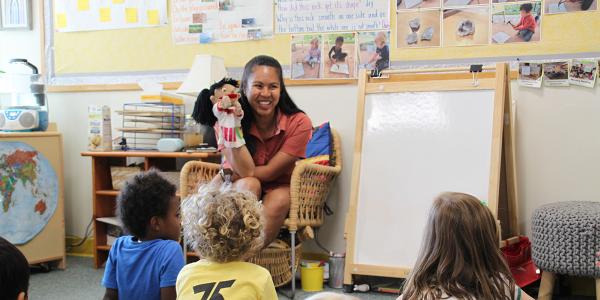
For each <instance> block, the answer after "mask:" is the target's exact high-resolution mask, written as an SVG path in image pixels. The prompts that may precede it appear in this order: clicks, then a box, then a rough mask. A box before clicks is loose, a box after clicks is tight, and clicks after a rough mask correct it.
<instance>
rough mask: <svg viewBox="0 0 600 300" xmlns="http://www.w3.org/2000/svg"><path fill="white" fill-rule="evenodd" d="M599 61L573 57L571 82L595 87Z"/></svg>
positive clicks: (570, 73) (570, 72)
mask: <svg viewBox="0 0 600 300" xmlns="http://www.w3.org/2000/svg"><path fill="white" fill-rule="evenodd" d="M597 68H598V63H597V62H596V61H594V60H584V59H575V58H574V59H573V62H572V63H571V69H570V70H569V83H572V84H575V85H581V86H585V87H590V88H593V87H594V83H595V82H596V71H597Z"/></svg>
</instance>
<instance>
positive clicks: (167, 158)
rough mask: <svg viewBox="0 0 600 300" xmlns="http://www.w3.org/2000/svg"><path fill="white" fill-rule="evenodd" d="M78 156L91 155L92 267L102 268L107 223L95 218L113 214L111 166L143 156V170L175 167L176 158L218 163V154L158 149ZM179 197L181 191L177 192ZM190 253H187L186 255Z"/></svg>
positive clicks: (114, 197) (105, 251)
mask: <svg viewBox="0 0 600 300" xmlns="http://www.w3.org/2000/svg"><path fill="white" fill-rule="evenodd" d="M81 156H91V157H92V181H93V184H92V189H93V201H94V204H93V206H94V268H95V269H98V268H101V267H102V264H103V263H104V262H105V261H106V260H107V259H108V252H109V251H110V247H111V246H110V245H107V244H106V243H107V242H106V225H107V224H106V223H104V222H101V221H98V220H96V219H97V218H104V217H114V216H115V207H116V199H117V195H118V194H119V191H115V190H113V189H112V179H111V176H110V167H111V166H121V167H122V166H126V165H127V157H144V166H145V171H148V170H149V169H150V168H152V167H155V168H157V169H159V170H161V171H168V170H175V169H176V159H177V158H192V159H198V160H200V161H209V162H220V161H221V154H220V153H185V152H157V151H112V152H82V153H81ZM177 196H178V197H179V196H180V194H179V193H177ZM188 255H189V254H188Z"/></svg>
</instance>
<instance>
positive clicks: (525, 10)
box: [519, 3, 533, 16]
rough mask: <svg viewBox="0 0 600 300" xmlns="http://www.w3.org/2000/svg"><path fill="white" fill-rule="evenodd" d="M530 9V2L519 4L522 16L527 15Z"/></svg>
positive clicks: (531, 7)
mask: <svg viewBox="0 0 600 300" xmlns="http://www.w3.org/2000/svg"><path fill="white" fill-rule="evenodd" d="M532 9H533V6H532V5H531V3H525V4H521V6H520V7H519V10H520V11H521V15H522V16H526V15H528V14H529V13H530V12H531V10H532Z"/></svg>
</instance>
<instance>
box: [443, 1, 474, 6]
mask: <svg viewBox="0 0 600 300" xmlns="http://www.w3.org/2000/svg"><path fill="white" fill-rule="evenodd" d="M471 1H472V0H448V2H444V7H450V6H465V5H469V3H471Z"/></svg>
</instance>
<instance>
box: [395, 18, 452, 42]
mask: <svg viewBox="0 0 600 300" xmlns="http://www.w3.org/2000/svg"><path fill="white" fill-rule="evenodd" d="M441 15H442V12H441V11H440V10H439V9H421V10H410V11H401V12H398V14H397V17H396V30H397V34H396V48H397V49H402V48H424V47H439V46H441V45H442V38H441V29H442V25H441V23H442V20H441ZM417 19H418V20H417ZM411 22H412V26H411ZM415 24H418V25H415Z"/></svg>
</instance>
